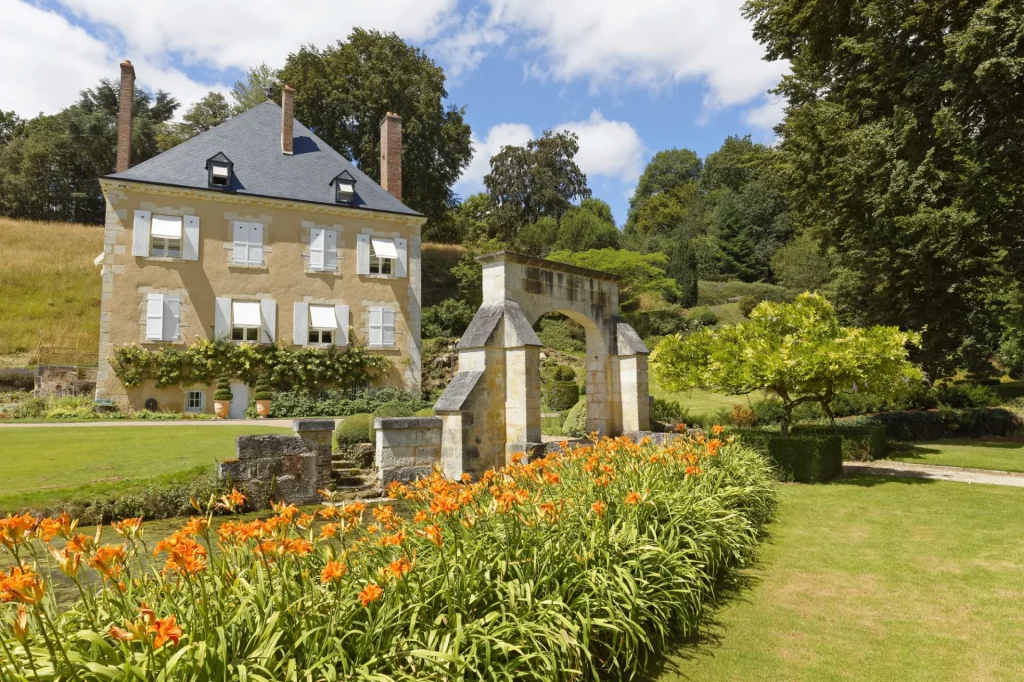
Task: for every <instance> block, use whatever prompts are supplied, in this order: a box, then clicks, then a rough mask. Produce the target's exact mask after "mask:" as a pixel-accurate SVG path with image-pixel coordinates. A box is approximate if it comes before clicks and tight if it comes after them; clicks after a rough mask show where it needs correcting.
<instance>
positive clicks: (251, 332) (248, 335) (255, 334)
mask: <svg viewBox="0 0 1024 682" xmlns="http://www.w3.org/2000/svg"><path fill="white" fill-rule="evenodd" d="M245 340H246V341H259V340H260V330H259V329H255V328H249V329H246V330H245Z"/></svg>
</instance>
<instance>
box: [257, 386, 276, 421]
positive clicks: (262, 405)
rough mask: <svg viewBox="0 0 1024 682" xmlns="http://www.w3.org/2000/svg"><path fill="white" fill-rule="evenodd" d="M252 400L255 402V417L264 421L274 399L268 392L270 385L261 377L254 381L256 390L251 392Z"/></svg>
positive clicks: (269, 391) (270, 392)
mask: <svg viewBox="0 0 1024 682" xmlns="http://www.w3.org/2000/svg"><path fill="white" fill-rule="evenodd" d="M252 397H253V400H255V401H256V416H258V417H259V418H260V419H266V418H267V417H269V416H270V401H271V399H272V398H273V397H274V393H273V391H271V390H270V384H269V383H268V382H267V380H266V379H265V378H263V377H260V378H259V380H257V381H256V388H255V390H254V392H253V396H252Z"/></svg>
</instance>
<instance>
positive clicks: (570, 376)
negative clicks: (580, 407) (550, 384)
mask: <svg viewBox="0 0 1024 682" xmlns="http://www.w3.org/2000/svg"><path fill="white" fill-rule="evenodd" d="M551 379H552V380H553V381H576V370H574V369H573V368H572V367H570V366H569V365H558V366H557V367H555V370H554V371H553V372H552V373H551ZM574 404H575V403H574Z"/></svg>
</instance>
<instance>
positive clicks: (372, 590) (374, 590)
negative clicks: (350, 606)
mask: <svg viewBox="0 0 1024 682" xmlns="http://www.w3.org/2000/svg"><path fill="white" fill-rule="evenodd" d="M382 596H384V590H383V589H382V588H381V586H380V585H378V584H377V583H369V584H368V585H367V586H366V587H364V588H363V589H362V591H360V592H359V601H360V602H362V604H363V607H364V608H365V607H368V606H369V605H370V604H372V603H373V602H375V601H377V600H378V599H380V598H381V597H382Z"/></svg>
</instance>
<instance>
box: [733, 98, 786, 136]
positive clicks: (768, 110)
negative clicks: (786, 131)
mask: <svg viewBox="0 0 1024 682" xmlns="http://www.w3.org/2000/svg"><path fill="white" fill-rule="evenodd" d="M785 115H786V101H785V99H783V98H781V97H772V98H771V99H769V101H767V102H765V103H764V104H762V105H760V106H757V107H754V108H752V109H749V110H748V111H747V113H746V114H745V115H744V117H743V120H744V121H746V123H747V125H751V126H754V127H755V128H765V129H767V130H771V129H772V128H774V127H775V126H776V125H777V124H778V123H779V122H781V121H782V119H783V118H784V117H785Z"/></svg>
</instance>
